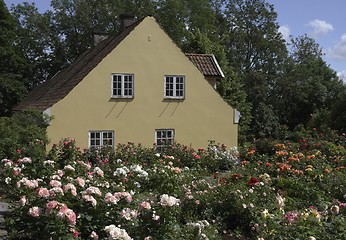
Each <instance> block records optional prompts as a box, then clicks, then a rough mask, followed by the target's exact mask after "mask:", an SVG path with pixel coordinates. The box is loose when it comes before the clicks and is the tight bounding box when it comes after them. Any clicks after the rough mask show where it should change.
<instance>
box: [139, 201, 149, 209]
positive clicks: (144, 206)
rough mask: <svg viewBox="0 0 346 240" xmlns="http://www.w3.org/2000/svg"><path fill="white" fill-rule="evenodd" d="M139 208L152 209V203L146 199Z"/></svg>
mask: <svg viewBox="0 0 346 240" xmlns="http://www.w3.org/2000/svg"><path fill="white" fill-rule="evenodd" d="M139 209H140V210H149V209H151V205H150V203H149V202H146V201H144V202H141V203H140V204H139Z"/></svg>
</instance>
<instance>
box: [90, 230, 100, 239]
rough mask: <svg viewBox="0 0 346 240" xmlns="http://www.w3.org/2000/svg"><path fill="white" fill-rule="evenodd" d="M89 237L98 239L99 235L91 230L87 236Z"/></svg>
mask: <svg viewBox="0 0 346 240" xmlns="http://www.w3.org/2000/svg"><path fill="white" fill-rule="evenodd" d="M89 238H91V239H93V240H98V239H99V236H98V235H97V233H96V232H94V231H93V232H92V233H91V234H90V236H89Z"/></svg>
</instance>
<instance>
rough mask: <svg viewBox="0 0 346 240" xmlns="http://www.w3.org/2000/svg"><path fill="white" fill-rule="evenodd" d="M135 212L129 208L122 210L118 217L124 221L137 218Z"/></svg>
mask: <svg viewBox="0 0 346 240" xmlns="http://www.w3.org/2000/svg"><path fill="white" fill-rule="evenodd" d="M137 215H138V213H137V211H134V210H131V209H130V208H124V209H123V210H121V212H120V216H121V217H122V218H125V219H126V220H131V219H133V218H137Z"/></svg>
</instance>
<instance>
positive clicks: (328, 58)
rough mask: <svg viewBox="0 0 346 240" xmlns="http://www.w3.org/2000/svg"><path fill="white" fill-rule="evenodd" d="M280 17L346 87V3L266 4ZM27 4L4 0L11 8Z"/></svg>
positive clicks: (284, 28)
mask: <svg viewBox="0 0 346 240" xmlns="http://www.w3.org/2000/svg"><path fill="white" fill-rule="evenodd" d="M266 1H267V2H268V3H270V4H273V5H274V8H275V11H276V12H277V13H278V18H277V21H278V23H279V25H280V29H279V30H280V32H281V33H282V34H283V36H284V37H285V39H289V36H290V35H291V36H293V37H299V36H303V35H304V34H307V35H308V36H309V37H312V38H314V39H315V41H316V43H318V44H319V45H320V47H321V48H322V50H323V53H324V57H323V59H324V60H325V62H326V63H327V64H328V65H329V66H330V67H331V68H332V69H334V70H335V71H336V72H337V73H338V75H339V76H340V77H341V78H342V79H344V82H345V83H346V13H345V10H346V0H266ZM22 2H24V0H5V3H6V5H7V7H8V8H10V6H11V4H14V5H17V4H19V3H22ZM28 2H30V3H32V2H34V3H35V5H36V6H37V7H38V9H39V11H40V12H45V11H46V10H48V9H49V8H50V1H49V0H29V1H28Z"/></svg>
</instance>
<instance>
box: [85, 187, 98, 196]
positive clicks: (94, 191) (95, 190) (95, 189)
mask: <svg viewBox="0 0 346 240" xmlns="http://www.w3.org/2000/svg"><path fill="white" fill-rule="evenodd" d="M82 194H83V195H87V194H96V195H98V196H102V193H101V191H100V189H99V188H98V187H88V188H87V189H86V190H85V191H83V192H82Z"/></svg>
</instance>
